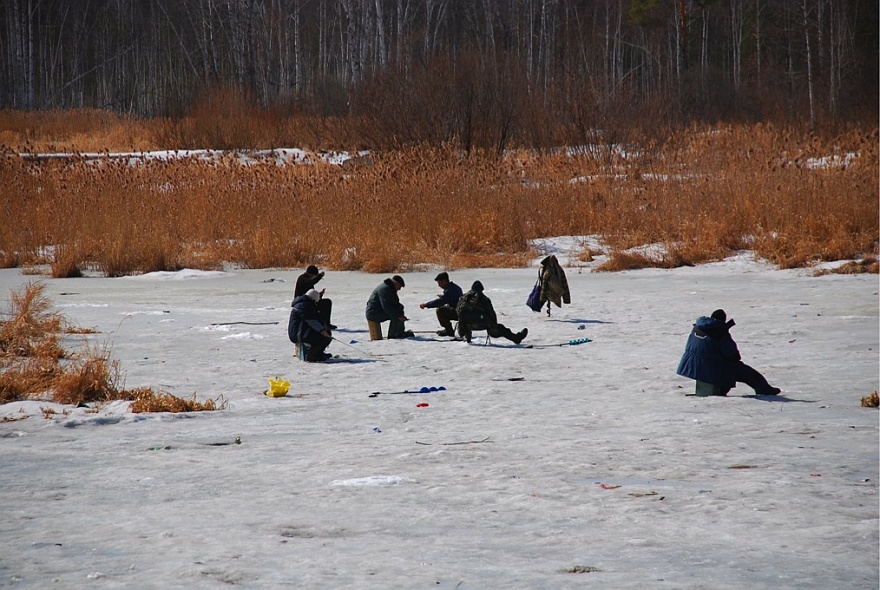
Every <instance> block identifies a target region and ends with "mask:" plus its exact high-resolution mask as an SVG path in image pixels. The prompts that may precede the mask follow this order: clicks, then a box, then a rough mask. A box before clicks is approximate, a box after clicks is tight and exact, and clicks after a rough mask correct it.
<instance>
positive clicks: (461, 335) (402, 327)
mask: <svg viewBox="0 0 880 590" xmlns="http://www.w3.org/2000/svg"><path fill="white" fill-rule="evenodd" d="M323 277H324V272H323V271H319V270H318V268H317V267H316V266H314V265H311V266H309V267H308V268H307V269H306V271H305V272H304V273H303V274H302V275H300V276H299V277H298V278H297V281H296V288H295V290H294V299H293V303H292V308H291V312H290V321H289V322H288V328H287V331H288V337H289V338H290V340H291V342H294V343H296V344H298V345H299V346H302V347H304V348H305V350H306V351H307V352H306V354H305V356H304V360H306V361H308V362H321V361H325V360H327V359H328V358H330V357H331V355H330V354H328V353H327V352H326V349H327V347H328V346H329V345H330V343H331V342H332V341H333V335H332V330H333V329H335V328H336V326H334V325H333V324H332V323H331V322H330V315H331V311H332V302H331V301H330V300H329V299H327V298H326V297H324V289H321V290H320V291H318V290H316V289H315V285H316V284H317V283H318V281H320V280H321V279H322V278H323ZM434 280H435V281H436V282H437V285H438V286H439V287H440V288H441V289H442V290H443V292H442V293H441V294H440V295H439V296H438V297H437V298H435V299H432V300H431V301H427V302H425V303H421V304H419V308H421V309H435V310H436V314H437V321H438V322H439V323H440V326H441V329H440V330H438V331H437V335H438V336H448V337H453V338H458V339H461V340H464V341H466V342H468V343H470V342H471V338H472V336H473V332H474V331H475V330H485V331H486V333H487V334H488V335H489V336H490V337H492V338H506V339H508V340H510V341H511V342H513V343H515V344H519V343H521V342H522V341H523V340H524V339H525V337H526V336H527V335H528V333H529V330H528V328H523V329H522V330H520V331H519V332H513V331H512V330H511V329H510V328H508V327H507V326H505V325H504V324H501V323H499V322H498V317H497V314H496V313H495V309H494V307H493V305H492V300H491V299H489V298H488V297H487V296H486V294H485V292H484V291H485V289H484V287H483V283H482V282H480V281H474V283H473V284H472V285H471V288H470V290H469V291H467V292H464V291H463V290H462V288H461V287H459V286H458V285H457V284H455V283H454V282H453V281H451V280H450V278H449V273H447V272H441V273H439V274H438V275H437V276H436V277H434ZM405 286H406V283H405V281H404V280H403V277H401V276H400V275H394V276H392V277H389V278H386V279H385V280H383V281H382V283H380V284H379V286H377V287H376V288H375V289H373V292H372V293H370V297H369V298H368V299H367V306H366V312H365V316H366V319H367V323H368V325H369V326H370V337H371V339H381V338H382V334H381V325H382V324H383V323H385V322H389V324H388V332H387V338H411V337H413V336H414V334H413V332H412V331H410V330H407V329H406V322H407V321H409V318H407V317H406V314H405V312H404V306H403V304H402V303H401V302H400V298H399V297H398V291H400V290H401V289H403V288H404V287H405ZM563 302H564V303H570V302H571V295H570V291H569V288H568V281H567V280H566V278H565V272H564V271H563V270H562V267H561V266H560V265H559V262H558V261H557V260H556V257H555V256H552V255H551V256H548V257H547V258H545V259H544V260H543V261H542V262H541V269H540V270H539V271H538V281H537V283H536V285H535V288H534V290H533V293H532V295H531V296H530V297H529V301H528V305H529V306H530V307H531V308H532V309H533V310H535V311H540V310H541V309H542V308H543V305H544V304H545V303H546V304H547V313H548V315H549V313H550V304H551V303H555V304H556V305H557V306H560V307H561V304H562V303H563ZM453 322H458V324H457V332H458V333H457V335H456V329H455V328H454V327H453ZM734 325H735V322H734V321H733V320H727V315H726V313H725V312H724V310H722V309H718V310H715V311H714V312H713V313H712V315H711V316H710V317H704V316H701V317H699V318H697V321H696V323H695V324H694V326H693V329H692V331H691V333H690V335H689V336H688V341H687V344H686V346H685V352H684V355H683V356H682V358H681V361H680V363H679V366H678V370H677V373H678V374H679V375H682V376H684V377H688V378H691V379H694V380H696V381H697V382H698V383H705V384H709V385H710V386H711V387H712V389H711V391H712V393H711V394H710V395H727V393H728V392H729V391H730V390H731V389H732V388H733V387H735V386H736V383H737V382H740V383H745V384H747V385H749V386H750V387H752V388H753V389H754V390H755V393H756V394H757V395H776V394H778V393H779V392H780V389H779V388H776V387H773V386H772V385H770V384H769V383H768V382H767V380H766V379H765V378H764V376H763V375H761V373H759V372H758V371H757V370H755V369H753V368H752V367H750V366H748V365H746V364H745V363H744V362H743V361H742V358H741V356H740V353H739V350H738V348H737V345H736V342H734V340H733V338H732V337H731V336H730V329H731V328H732V327H733V326H734Z"/></svg>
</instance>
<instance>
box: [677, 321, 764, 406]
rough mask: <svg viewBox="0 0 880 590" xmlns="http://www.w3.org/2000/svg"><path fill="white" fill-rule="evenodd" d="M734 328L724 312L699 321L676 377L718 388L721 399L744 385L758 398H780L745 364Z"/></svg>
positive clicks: (762, 378)
mask: <svg viewBox="0 0 880 590" xmlns="http://www.w3.org/2000/svg"><path fill="white" fill-rule="evenodd" d="M735 325H736V322H734V321H733V320H730V321H728V320H727V314H726V313H725V312H724V310H723V309H716V310H715V311H713V312H712V315H711V316H710V317H708V318H707V317H705V316H701V317H699V318H697V323H696V324H694V329H693V330H692V331H691V334H690V336H688V341H687V345H686V346H685V350H684V354H683V355H682V357H681V361H680V362H679V363H678V371H677V373H678V374H679V375H681V376H682V377H689V378H690V379H696V380H697V381H703V382H705V383H710V384H712V385H717V386H718V388H719V390H720V395H727V393H728V392H729V391H730V390H731V389H732V388H734V387H736V384H737V382H739V383H745V384H746V385H748V386H749V387H751V388H752V389H754V390H755V393H756V394H757V395H776V394H778V393H779V392H780V389H779V388H777V387H773V386H772V385H770V384H769V383H768V382H767V379H765V378H764V376H763V375H761V373H759V372H758V371H756V370H755V369H753V368H752V367H750V366H748V365H747V364H745V363H744V362H742V357H741V356H740V354H739V349H738V348H737V346H736V342H734V341H733V338H731V336H730V329H731V328H732V327H733V326H735Z"/></svg>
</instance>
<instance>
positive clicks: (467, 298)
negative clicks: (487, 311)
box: [455, 291, 483, 324]
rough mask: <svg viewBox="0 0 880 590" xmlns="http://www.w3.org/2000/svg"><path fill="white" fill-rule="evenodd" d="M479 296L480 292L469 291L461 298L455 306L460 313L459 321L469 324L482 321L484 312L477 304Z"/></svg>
mask: <svg viewBox="0 0 880 590" xmlns="http://www.w3.org/2000/svg"><path fill="white" fill-rule="evenodd" d="M479 298H480V294H479V293H477V292H476V291H468V292H467V293H465V294H464V295H462V296H461V297H460V298H459V300H458V305H456V306H455V312H456V313H457V314H458V319H459V321H464V322H467V323H469V324H473V323H475V322H480V321H482V319H483V314H482V312H481V311H480V308H479V307H478V306H477V300H478V299H479Z"/></svg>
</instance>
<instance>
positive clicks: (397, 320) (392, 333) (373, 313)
mask: <svg viewBox="0 0 880 590" xmlns="http://www.w3.org/2000/svg"><path fill="white" fill-rule="evenodd" d="M404 286H406V284H405V283H404V282H403V277H402V276H400V275H394V276H393V277H391V278H390V279H385V280H384V281H382V283H381V284H380V285H379V286H378V287H376V288H375V289H373V292H372V293H370V298H369V299H367V309H366V314H365V315H366V316H367V321H369V322H378V323H380V324H381V323H382V322H386V321H389V320H390V324H389V325H388V338H412V337H413V333H412V332H411V331H410V330H407V329H406V322H407V321H408V320H409V318H407V317H406V315H404V313H403V304H402V303H401V302H400V298H399V297H398V296H397V292H398V291H400V290H401V289H403V288H404Z"/></svg>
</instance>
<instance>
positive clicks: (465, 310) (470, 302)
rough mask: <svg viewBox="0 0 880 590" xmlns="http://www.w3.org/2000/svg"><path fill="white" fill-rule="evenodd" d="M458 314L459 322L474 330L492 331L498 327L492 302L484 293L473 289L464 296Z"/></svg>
mask: <svg viewBox="0 0 880 590" xmlns="http://www.w3.org/2000/svg"><path fill="white" fill-rule="evenodd" d="M457 312H458V319H459V322H461V323H464V324H466V325H467V326H468V328H470V329H472V330H492V329H494V328H495V326H497V325H498V317H497V315H496V314H495V308H494V307H493V306H492V300H491V299H489V298H488V297H486V296H485V295H483V292H482V291H474V290H473V289H472V290H470V291H468V292H467V293H465V294H464V295H462V296H461V299H459V303H458V307H457Z"/></svg>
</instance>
